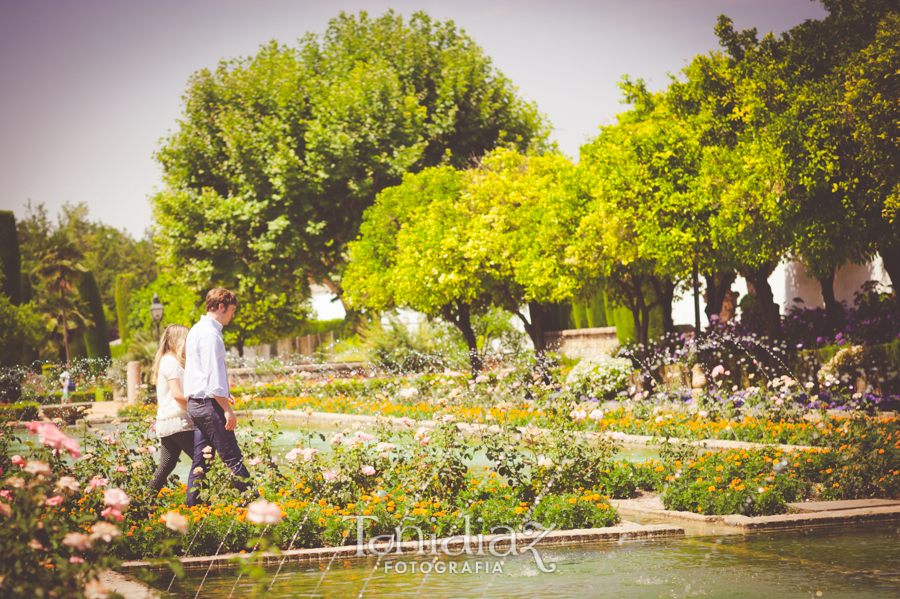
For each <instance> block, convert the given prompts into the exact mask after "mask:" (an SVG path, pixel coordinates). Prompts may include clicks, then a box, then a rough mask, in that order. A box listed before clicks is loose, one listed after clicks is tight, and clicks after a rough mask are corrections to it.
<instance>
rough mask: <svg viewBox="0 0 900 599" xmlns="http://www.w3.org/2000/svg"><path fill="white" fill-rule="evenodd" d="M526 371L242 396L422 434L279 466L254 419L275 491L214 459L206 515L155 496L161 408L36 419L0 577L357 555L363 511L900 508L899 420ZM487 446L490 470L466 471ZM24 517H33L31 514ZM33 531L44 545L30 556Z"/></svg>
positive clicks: (415, 519) (502, 517)
mask: <svg viewBox="0 0 900 599" xmlns="http://www.w3.org/2000/svg"><path fill="white" fill-rule="evenodd" d="M510 378H511V380H505V379H502V378H500V377H493V378H491V377H485V379H483V380H482V381H481V382H477V383H475V382H473V383H472V384H469V382H468V381H466V380H465V379H462V380H460V379H458V378H456V377H453V376H450V377H434V378H433V379H431V380H430V381H426V382H425V383H423V382H422V381H421V380H419V379H393V380H391V381H389V384H391V385H393V387H388V386H387V385H388V383H385V382H382V383H379V385H378V386H375V387H372V388H371V389H370V388H369V387H368V386H367V385H368V384H369V383H368V381H366V382H364V383H354V384H356V385H360V386H363V385H366V387H365V388H366V389H369V392H367V393H364V394H362V395H348V394H346V393H343V392H337V388H334V389H332V388H330V387H329V386H330V385H331V384H332V383H328V382H325V384H321V382H320V383H319V384H318V389H319V391H320V392H317V393H315V394H308V395H303V396H297V397H273V398H266V397H253V396H248V395H246V394H245V395H244V396H243V397H242V398H241V402H240V405H239V406H238V407H239V408H241V409H264V408H273V409H275V408H287V409H295V410H306V411H312V410H315V411H322V412H336V413H345V414H370V415H373V416H376V417H379V416H380V417H383V416H392V417H395V418H397V419H400V421H401V422H403V423H405V424H406V427H405V428H404V429H403V430H401V431H400V432H399V433H398V432H397V431H396V430H390V429H389V422H388V420H387V419H386V418H377V419H376V424H375V425H373V426H371V427H369V428H363V427H360V426H355V427H352V428H347V429H344V430H343V431H341V432H340V433H337V434H335V435H334V436H333V437H332V438H330V439H326V438H325V437H324V436H322V437H321V439H320V440H321V441H323V442H325V441H327V442H328V443H327V446H328V447H330V449H328V450H322V449H321V448H318V449H317V448H315V447H313V444H312V442H311V440H312V436H313V435H319V433H312V432H310V433H308V435H307V437H306V440H305V441H304V442H302V443H300V444H299V445H298V446H297V447H295V448H293V449H291V450H290V451H288V452H286V453H284V454H279V453H277V452H275V451H274V450H273V449H272V448H273V440H274V439H275V438H276V437H277V436H278V435H279V434H280V431H279V430H278V428H277V426H276V422H275V421H274V419H267V420H265V421H264V422H261V423H254V422H246V421H242V423H241V426H240V430H239V431H238V440H239V443H240V444H241V447H242V450H243V452H244V456H245V460H246V463H247V464H248V466H249V468H250V471H251V475H252V478H253V481H254V486H255V488H256V489H258V491H259V493H260V494H261V497H260V498H259V499H257V498H256V497H255V496H254V495H253V494H252V492H251V493H248V494H245V495H244V496H240V495H239V494H238V493H237V492H236V491H234V490H233V489H232V488H231V487H230V485H229V479H230V473H228V472H227V471H226V469H225V467H224V465H223V464H222V463H221V462H220V461H219V460H218V459H216V460H213V461H212V462H211V463H210V465H209V467H208V471H207V477H208V478H207V480H208V482H209V486H208V488H207V489H206V490H204V491H203V495H202V496H203V497H204V499H205V501H206V505H204V506H201V507H194V508H187V507H186V506H185V505H184V501H185V488H184V485H183V484H181V482H180V481H177V480H175V479H170V481H169V484H168V486H167V488H166V489H164V490H163V491H162V492H160V493H159V494H155V493H150V492H148V491H147V485H148V482H149V479H150V477H151V476H152V473H153V471H154V470H155V468H156V458H155V456H156V449H157V447H158V439H156V438H155V436H154V435H153V433H152V431H151V427H152V422H153V421H152V418H151V417H150V416H151V415H152V413H153V410H154V407H153V406H141V407H132V408H128V410H129V412H130V413H131V416H132V417H133V418H135V420H134V422H132V423H131V424H130V425H129V426H128V428H127V429H126V430H125V431H119V432H115V433H105V432H99V431H97V430H95V431H92V432H90V433H88V434H87V435H86V436H85V438H84V439H83V440H82V444H83V445H84V447H83V448H82V447H81V446H80V445H78V444H75V445H73V444H72V443H73V442H72V440H71V439H68V438H67V437H65V435H63V434H62V433H61V432H59V430H58V429H55V427H53V425H50V424H47V423H41V424H33V425H32V430H33V432H35V433H38V434H39V435H40V436H41V442H40V443H38V444H36V445H35V448H34V450H33V454H32V455H30V456H27V457H18V456H10V455H9V452H8V451H4V452H3V454H2V456H0V468H2V469H3V471H4V474H5V475H6V477H7V478H6V479H5V482H4V484H3V489H2V491H3V493H4V495H3V499H4V500H5V501H4V502H3V503H2V505H0V512H2V514H0V517H3V518H5V519H4V520H3V521H2V523H0V528H2V531H0V535H2V536H3V542H5V543H8V545H7V546H16V547H22V551H23V552H24V553H23V555H24V557H23V558H22V560H21V561H18V562H15V564H16V565H15V566H9V565H7V564H4V565H0V569H2V572H0V576H5V577H6V578H5V579H4V581H5V582H4V584H10V585H13V586H12V587H10V588H16V589H24V590H27V589H29V588H32V587H29V586H28V585H30V584H32V583H31V582H30V580H31V578H29V577H36V578H34V580H38V579H40V576H43V577H44V578H46V577H47V576H51V575H52V577H55V578H52V580H50V581H49V582H46V584H47V585H48V586H47V588H59V589H62V591H61V592H62V593H63V594H65V592H67V591H65V589H69V588H70V587H71V584H75V585H76V587H77V585H79V584H81V585H82V586H83V585H84V584H86V583H87V582H88V581H90V580H92V577H93V576H94V575H95V574H96V570H95V569H91V568H92V567H93V566H90V567H89V566H86V565H84V564H106V565H115V563H116V560H117V559H133V558H144V559H147V558H153V557H156V558H159V559H168V560H171V559H173V558H174V556H177V555H185V554H191V555H203V554H211V553H215V552H216V551H252V550H254V548H259V547H267V548H281V549H287V548H301V547H328V546H332V547H333V546H339V545H341V544H345V543H349V542H353V543H355V542H356V541H355V539H356V536H355V535H356V530H357V528H356V527H357V522H358V521H359V518H364V520H363V523H362V530H363V534H364V538H367V539H368V538H373V537H375V536H378V535H394V534H396V530H397V527H398V526H400V527H402V528H403V531H404V532H402V533H401V536H403V538H409V537H412V536H414V535H415V534H417V531H418V532H421V533H422V534H424V535H426V536H430V535H431V534H434V535H436V536H438V537H442V536H450V535H453V534H460V533H462V532H464V531H468V532H470V533H471V534H478V533H489V532H491V531H492V530H493V529H496V528H497V527H510V528H521V527H523V526H525V525H526V523H528V522H532V521H535V522H538V523H539V524H541V525H542V526H546V527H550V526H553V527H556V528H588V527H598V526H607V525H610V524H613V523H615V522H616V521H617V520H618V517H617V515H616V513H615V510H613V509H612V508H611V507H610V504H609V501H608V499H609V498H610V497H620V498H621V497H628V496H630V495H631V494H633V493H634V492H635V490H636V489H644V490H650V491H655V492H657V493H659V494H660V495H661V497H662V499H663V502H664V504H665V505H666V507H668V508H669V509H676V510H685V511H691V512H695V513H702V514H730V513H742V514H746V515H751V516H752V515H768V514H776V513H783V512H785V511H786V510H787V505H786V504H787V503H789V502H793V501H799V500H803V499H817V500H820V499H848V498H866V497H897V496H898V495H900V469H898V466H897V464H900V423H898V419H897V418H886V417H871V416H867V415H865V414H863V413H860V412H856V413H853V414H848V415H845V416H829V415H827V414H821V415H820V417H821V419H820V420H818V421H813V420H808V419H806V418H804V416H805V415H808V411H802V410H799V409H797V408H796V407H792V404H791V403H790V402H787V401H782V402H781V403H780V404H778V403H776V402H775V401H774V400H775V399H782V400H783V398H784V397H787V396H789V395H790V393H791V388H790V387H791V385H789V384H787V383H786V382H785V381H784V380H782V381H781V383H780V384H779V385H778V386H777V387H773V386H767V387H766V388H765V389H766V390H765V391H763V392H760V391H757V393H760V394H761V395H763V399H761V400H760V402H761V403H762V404H763V405H766V406H768V409H765V410H764V409H761V408H757V407H750V406H751V405H755V404H751V402H750V401H747V402H745V403H744V404H742V405H736V403H737V402H735V401H733V400H732V401H731V402H729V403H716V402H714V401H712V400H707V401H705V402H704V406H705V407H703V408H702V409H698V408H701V406H696V407H695V406H687V407H685V406H684V405H682V406H678V407H677V409H671V408H665V407H663V406H662V405H654V404H653V403H651V402H648V401H647V399H654V400H658V401H662V398H660V397H656V396H654V397H652V398H646V397H644V398H641V399H642V401H633V400H630V401H626V402H624V403H623V405H621V406H611V407H609V409H606V410H605V411H604V410H602V409H601V408H599V407H598V406H599V403H598V402H593V401H583V400H581V398H580V397H579V398H575V397H572V396H571V395H567V394H566V393H565V392H563V391H559V390H557V388H555V387H554V386H553V385H545V384H544V383H541V382H537V381H534V380H526V381H524V382H523V381H522V380H521V379H516V378H513V377H510ZM447 381H449V383H448V382H447ZM516 382H518V383H519V384H518V385H515V383H516ZM304 384H305V385H309V383H304ZM488 388H490V391H488ZM525 392H527V393H528V394H529V396H530V398H527V399H526V398H525V397H524V396H523V394H524V393H525ZM745 397H746V396H745ZM488 398H489V401H486V400H487V399H488ZM701 399H702V398H701ZM426 418H427V419H429V420H433V421H435V422H436V423H437V424H436V426H435V427H434V428H425V427H420V426H419V425H418V423H417V421H418V420H422V419H426ZM460 422H464V423H467V424H490V425H495V426H492V427H490V428H487V427H475V428H476V429H477V430H478V431H480V432H479V433H477V434H476V435H475V436H474V437H473V438H470V439H468V440H466V439H463V438H462V436H461V435H460V432H459V430H458V428H457V424H458V423H460ZM38 427H41V428H38ZM50 427H52V428H50ZM573 431H583V432H595V433H603V432H607V433H609V432H620V433H634V434H643V435H651V436H655V437H657V438H659V439H664V438H668V437H680V438H683V439H692V440H697V439H705V438H713V439H737V440H745V441H761V442H769V443H787V444H799V445H810V446H815V447H814V448H812V449H806V450H799V449H798V450H795V451H793V452H790V453H788V452H784V451H781V450H779V449H778V448H774V447H768V448H761V449H752V450H751V449H744V450H731V451H724V452H719V453H703V452H701V451H698V450H697V449H696V448H693V447H687V446H683V445H679V446H676V447H672V446H669V445H667V444H664V445H663V449H662V452H661V459H659V460H648V461H645V462H642V463H633V462H628V461H622V460H617V459H616V452H617V451H618V450H619V449H620V447H619V445H618V442H617V440H616V436H615V435H573ZM13 438H15V435H13V434H10V432H9V431H7V432H5V433H4V436H3V437H0V442H2V443H3V444H5V445H4V447H3V449H4V450H6V448H7V446H8V444H9V442H10V440H11V439H13ZM476 450H481V451H483V452H484V453H485V455H486V456H487V458H488V459H489V461H490V462H491V464H492V466H491V467H489V468H487V469H484V470H481V469H478V470H470V469H469V468H468V467H467V466H466V464H467V463H470V461H471V459H472V455H473V453H474V451H476ZM60 451H63V452H68V454H69V456H70V457H69V458H68V459H64V458H63V456H62V455H61V454H60V453H59V452H60ZM29 462H39V464H37V465H32V466H28V465H27V464H28V463H29ZM40 464H43V466H41V465H40ZM29 468H30V470H29ZM31 471H33V472H31ZM19 479H20V480H19ZM3 506H6V507H5V508H4V507H3ZM20 509H21V510H22V513H23V514H26V515H27V518H26V519H25V520H21V519H17V518H18V516H17V514H18V510H20ZM7 514H8V515H7ZM28 518H30V520H28ZM40 523H44V524H43V526H42V527H41V526H40ZM101 525H102V526H101ZM97 526H99V528H97V529H96V530H95V527H97ZM41 531H43V532H41ZM98 531H99V532H98ZM104 531H105V532H104ZM72 534H77V535H85V536H84V537H82V536H68V535H72ZM42 535H43V536H42ZM98 535H100V536H98ZM103 535H105V536H108V537H109V539H108V540H107V539H105V537H104V536H103ZM117 535H118V536H117ZM35 538H37V539H39V545H40V546H38V544H29V543H30V542H31V540H32V539H35ZM85 538H86V539H87V540H85ZM66 539H69V540H68V541H66ZM349 539H352V541H351V540H349ZM79 560H84V562H83V563H82V562H80V561H79ZM104 560H106V561H104ZM41 568H43V570H40V569H41ZM37 570H40V571H39V572H37ZM48 573H49V574H48ZM38 574H40V576H38ZM72 580H74V581H75V582H74V583H71V581H72ZM78 581H80V582H78ZM42 584H44V583H42ZM54 585H56V586H54ZM66 585H69V586H66Z"/></svg>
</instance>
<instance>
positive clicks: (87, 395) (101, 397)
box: [25, 388, 113, 405]
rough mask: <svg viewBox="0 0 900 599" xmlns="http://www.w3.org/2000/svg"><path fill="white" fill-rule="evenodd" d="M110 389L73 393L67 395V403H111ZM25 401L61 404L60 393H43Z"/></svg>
mask: <svg viewBox="0 0 900 599" xmlns="http://www.w3.org/2000/svg"><path fill="white" fill-rule="evenodd" d="M112 397H113V393H112V389H109V388H104V389H92V390H90V391H75V392H73V393H69V403H90V402H95V401H112ZM25 399H26V400H29V401H33V402H37V403H39V404H41V405H55V404H58V403H62V391H56V392H54V393H44V394H41V395H29V396H26V397H25Z"/></svg>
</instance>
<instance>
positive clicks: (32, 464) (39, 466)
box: [23, 460, 53, 476]
mask: <svg viewBox="0 0 900 599" xmlns="http://www.w3.org/2000/svg"><path fill="white" fill-rule="evenodd" d="M23 470H24V471H25V472H27V473H29V474H36V475H38V476H50V475H51V474H53V471H52V470H51V469H50V465H49V464H47V463H45V462H41V461H39V460H30V461H29V462H28V463H27V464H25V467H24V468H23Z"/></svg>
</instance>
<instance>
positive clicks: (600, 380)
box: [566, 356, 634, 399]
mask: <svg viewBox="0 0 900 599" xmlns="http://www.w3.org/2000/svg"><path fill="white" fill-rule="evenodd" d="M633 370H634V369H633V368H632V366H631V361H630V360H626V359H624V358H608V357H605V356H604V357H603V358H600V359H591V358H583V359H582V360H581V362H579V363H578V364H576V365H575V367H574V368H572V371H571V372H570V373H569V376H568V377H566V385H567V386H568V387H569V390H570V391H572V393H574V394H575V395H576V396H580V395H584V396H585V397H587V398H597V399H612V398H613V397H615V395H616V394H617V393H618V392H619V391H622V390H624V389H627V388H628V384H629V383H630V381H631V373H632V371H633Z"/></svg>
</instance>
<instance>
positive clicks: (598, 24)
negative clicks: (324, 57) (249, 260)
mask: <svg viewBox="0 0 900 599" xmlns="http://www.w3.org/2000/svg"><path fill="white" fill-rule="evenodd" d="M388 8H394V10H395V11H397V12H400V13H402V14H404V15H409V14H411V13H413V12H415V11H416V10H419V9H422V10H425V11H426V12H428V13H429V14H430V15H431V16H432V17H434V18H437V19H440V20H446V19H452V20H454V21H455V22H456V24H457V25H458V26H460V27H462V28H463V29H465V30H466V32H467V33H468V34H469V35H471V36H472V37H473V38H474V39H475V41H476V42H477V43H478V44H479V45H481V46H482V47H483V48H484V50H485V52H486V53H487V54H488V55H489V56H490V57H492V58H493V60H494V64H495V66H496V67H497V68H498V69H499V70H500V71H502V72H503V73H504V74H505V75H506V76H507V77H509V78H510V79H511V80H512V81H513V83H514V84H515V85H517V86H518V87H519V89H520V92H521V94H522V95H523V96H524V97H525V98H527V99H529V100H533V101H535V102H537V104H538V107H539V108H540V110H541V111H542V112H544V113H545V114H547V116H548V117H549V119H550V121H551V122H552V124H553V125H554V127H555V138H556V140H557V141H558V142H559V145H560V147H561V149H562V150H563V151H564V152H565V153H566V154H568V155H569V156H572V157H577V155H578V148H579V146H580V145H581V144H582V143H583V142H584V141H585V139H587V138H589V137H591V136H593V135H595V134H596V131H597V127H598V126H599V125H601V124H604V123H608V122H610V119H612V118H613V117H614V115H615V114H616V113H617V112H620V111H621V110H622V106H621V105H620V104H619V101H620V94H619V90H618V88H617V87H616V83H617V82H618V81H619V80H620V79H621V77H622V76H623V75H625V74H628V75H630V76H631V77H633V78H638V77H640V78H643V79H646V80H647V81H648V82H649V84H650V87H651V89H658V88H661V87H663V86H665V84H666V82H667V77H666V75H667V74H668V73H671V74H677V73H678V71H680V70H681V68H682V67H684V65H685V64H686V61H688V60H689V59H690V58H691V57H693V56H694V55H696V54H698V53H705V52H709V51H711V50H717V49H718V44H717V40H716V37H715V35H714V33H713V26H714V24H715V22H716V17H717V16H718V15H719V14H727V15H728V16H730V17H732V19H734V21H735V25H736V27H738V28H749V27H756V28H757V30H758V31H759V32H760V34H763V33H765V32H768V31H774V32H775V33H776V34H778V33H781V32H782V31H785V30H787V29H789V28H791V27H792V26H794V25H797V24H798V23H801V22H802V21H803V20H805V19H809V18H822V17H823V16H825V14H826V13H825V11H824V9H823V8H822V7H821V6H820V5H819V4H818V2H810V1H808V0H631V1H630V2H623V1H621V0H616V1H609V0H594V1H592V2H588V1H566V0H557V1H556V2H553V3H550V2H539V1H534V0H519V1H516V0H505V1H504V0H501V1H492V0H478V1H471V0H454V1H452V2H451V1H446V0H431V1H428V0H413V1H410V0H400V1H393V2H380V1H363V0H346V1H341V2H335V1H327V2H309V1H303V0H252V1H251V0H178V1H173V0H154V1H152V2H151V1H144V2H137V1H133V0H0V209H4V210H14V211H15V212H16V214H17V216H19V217H21V216H22V215H24V206H25V203H26V202H27V201H28V200H29V199H30V200H32V201H33V202H43V203H44V204H46V206H47V208H48V209H49V211H50V213H51V215H55V214H56V212H57V211H58V209H59V207H60V206H62V204H63V203H64V202H67V201H68V202H86V203H87V204H88V206H89V207H90V215H91V218H93V219H99V220H102V221H103V222H105V223H107V224H110V225H113V226H115V227H118V228H125V229H127V230H128V231H129V232H130V233H132V234H133V235H135V236H140V235H141V234H142V233H143V231H144V229H145V228H147V227H148V226H151V224H152V219H151V217H152V215H151V210H150V205H149V202H148V197H149V196H150V195H151V194H152V192H153V190H154V188H155V187H156V186H158V185H159V182H160V173H159V170H158V167H157V165H156V163H155V162H154V160H153V152H154V150H155V149H156V148H157V147H158V143H159V140H160V139H161V138H163V137H164V136H166V135H167V133H168V132H169V131H171V130H173V129H174V128H175V126H176V121H177V119H178V117H179V115H180V113H181V94H182V93H183V91H184V89H185V87H186V84H187V80H188V78H189V77H190V75H191V73H193V72H195V71H197V70H199V69H201V68H204V67H209V68H214V67H215V66H216V64H217V63H218V61H219V60H221V59H230V58H235V57H239V56H247V55H251V54H254V53H255V52H256V51H257V49H258V48H259V46H260V45H262V44H264V43H266V42H268V41H270V40H272V39H275V40H278V41H279V42H281V43H285V44H288V45H295V43H296V40H297V39H298V38H299V37H301V36H302V35H303V34H304V33H305V32H307V31H313V32H322V31H324V30H325V27H326V26H327V23H328V20H329V19H330V18H332V17H334V16H336V15H337V14H338V12H339V11H341V10H344V11H347V12H352V13H355V12H358V11H359V10H366V11H368V12H369V13H370V14H372V15H380V14H382V13H383V12H385V11H386V10H387V9H388Z"/></svg>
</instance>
